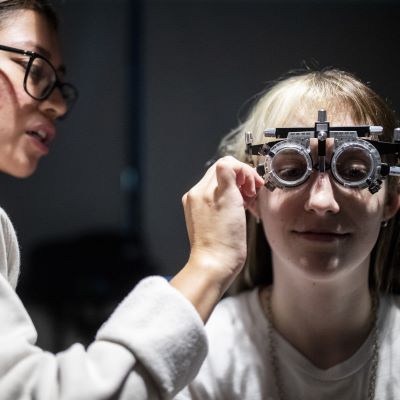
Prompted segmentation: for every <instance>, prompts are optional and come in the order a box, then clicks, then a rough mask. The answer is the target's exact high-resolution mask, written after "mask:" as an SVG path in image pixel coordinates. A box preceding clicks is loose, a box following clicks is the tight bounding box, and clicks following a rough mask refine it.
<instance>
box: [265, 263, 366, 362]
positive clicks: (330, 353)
mask: <svg viewBox="0 0 400 400" xmlns="http://www.w3.org/2000/svg"><path fill="white" fill-rule="evenodd" d="M360 271H364V272H363V273H361V274H360ZM350 275H351V274H350ZM270 290H271V293H270V296H269V299H270V301H271V311H272V315H273V320H274V327H275V329H276V330H277V331H278V332H279V333H280V334H281V335H282V336H283V337H285V338H286V340H288V341H289V342H290V343H291V344H292V345H293V346H294V347H295V348H296V349H297V350H299V351H300V352H301V353H303V355H305V356H306V357H307V358H308V359H309V360H310V361H311V362H312V363H313V364H314V365H316V366H317V367H319V368H322V369H326V368H329V367H332V366H333V365H336V364H338V363H340V362H343V361H344V360H346V359H348V358H349V357H350V356H351V355H352V354H354V353H355V351H357V349H358V348H359V347H360V346H361V345H362V343H363V342H364V341H365V339H366V338H367V337H368V334H369V332H370V329H371V326H372V318H373V315H372V301H371V295H370V292H369V289H368V266H367V265H366V266H361V267H360V269H358V274H357V279H355V277H352V276H349V274H347V275H346V276H345V277H344V278H343V279H340V277H337V279H336V278H334V279H331V280H326V281H322V280H320V281H318V282H317V281H312V280H310V279H308V278H307V279H306V278H304V277H301V276H296V277H293V276H290V277H289V279H286V277H285V274H281V273H279V272H278V269H275V270H274V284H273V287H272V288H271V289H270ZM260 293H261V299H262V304H263V307H264V309H265V307H266V305H265V297H266V293H265V290H262V291H261V292H260Z"/></svg>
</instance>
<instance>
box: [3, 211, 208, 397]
mask: <svg viewBox="0 0 400 400" xmlns="http://www.w3.org/2000/svg"><path fill="white" fill-rule="evenodd" d="M19 263H20V258H19V249H18V242H17V238H16V235H15V231H14V229H13V226H12V224H11V222H10V220H9V218H8V217H7V215H6V213H5V212H4V211H3V210H2V209H0V321H1V323H0V399H1V400H28V399H32V400H33V399H35V400H58V399H60V400H61V399H63V400H72V399H73V400H78V399H82V400H100V399H102V400H103V399H104V400H105V399H113V400H116V399H118V400H122V399H129V400H135V399H158V398H163V399H164V398H165V399H167V398H171V397H173V395H174V394H175V393H176V392H177V391H179V390H180V389H181V388H182V387H183V386H184V385H185V384H187V383H188V382H189V381H190V380H191V379H192V378H193V377H194V376H195V375H196V373H197V371H198V369H199V368H200V365H201V363H202V361H203V359H204V357H205V355H206V353H207V341H206V337H205V333H204V327H203V323H202V321H201V319H200V317H199V315H198V314H197V312H196V310H195V309H194V307H193V306H192V305H191V304H190V303H189V302H188V301H187V300H186V299H185V298H184V297H183V296H182V295H181V294H180V293H179V292H178V291H176V290H175V289H173V288H172V287H171V286H170V285H169V284H168V283H167V281H165V279H163V278H161V277H151V278H147V279H145V280H143V281H142V282H140V283H139V285H137V286H136V288H135V289H134V290H132V292H131V293H130V294H129V295H128V296H127V297H126V298H125V299H124V300H123V301H122V303H121V304H120V305H119V306H118V307H117V309H116V310H115V312H114V313H113V314H112V316H111V317H110V318H109V320H108V321H107V322H106V323H105V324H104V325H103V326H102V327H101V328H100V330H99V331H98V333H97V335H96V339H95V341H94V342H93V343H92V344H91V345H90V346H89V347H88V348H87V349H85V348H84V347H83V346H82V345H80V344H75V345H73V346H71V347H70V348H69V349H67V350H65V351H63V352H60V353H58V354H51V353H49V352H46V351H43V350H42V349H40V348H38V347H37V346H35V341H36V336H37V335H36V330H35V328H34V326H33V324H32V321H31V319H30V318H29V315H28V313H27V311H26V310H25V308H24V306H23V304H22V302H21V300H20V299H19V298H18V296H17V294H16V293H15V287H16V284H17V279H18V273H19Z"/></svg>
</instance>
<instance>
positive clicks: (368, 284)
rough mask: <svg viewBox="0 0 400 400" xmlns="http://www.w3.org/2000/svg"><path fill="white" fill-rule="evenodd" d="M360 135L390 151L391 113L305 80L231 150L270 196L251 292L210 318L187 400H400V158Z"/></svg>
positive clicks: (261, 217)
mask: <svg viewBox="0 0 400 400" xmlns="http://www.w3.org/2000/svg"><path fill="white" fill-rule="evenodd" d="M322 109H323V110H325V111H323V110H322ZM319 110H321V111H320V112H318V111H319ZM327 122H329V123H330V125H329V126H330V128H329V127H328V125H327ZM356 125H373V126H377V125H380V126H382V127H383V134H381V135H380V137H379V140H380V141H387V142H392V138H393V129H394V128H395V119H394V116H393V113H392V112H391V110H390V109H389V107H388V106H387V105H386V104H385V102H384V101H383V100H382V99H381V98H380V97H379V96H378V95H377V94H376V93H375V92H373V91H372V90H371V89H370V88H369V87H368V86H366V85H365V84H363V83H362V82H360V81H359V80H358V79H357V78H356V77H354V76H353V75H351V74H349V73H347V72H344V71H339V70H336V69H326V70H322V71H318V72H312V71H303V72H298V73H294V74H292V75H290V76H288V77H286V78H284V79H281V80H280V81H278V82H276V83H275V84H274V85H272V86H271V87H270V88H269V90H267V91H266V92H265V93H264V94H263V95H262V96H261V97H260V98H259V100H258V101H257V103H256V104H255V106H254V108H253V109H252V110H251V112H250V114H249V116H248V118H247V119H246V120H245V121H244V122H243V123H242V124H241V125H240V126H239V127H238V128H237V129H235V130H234V131H233V132H232V133H230V134H229V135H228V136H227V137H226V138H225V139H224V140H223V141H222V143H221V146H220V151H221V153H222V154H232V155H234V156H235V157H237V158H238V159H240V160H242V161H245V162H249V163H251V164H254V165H259V167H258V170H259V171H260V173H261V174H262V175H263V176H264V178H265V183H266V184H265V187H263V188H262V189H261V190H260V191H259V193H258V196H257V200H256V201H255V202H254V203H253V204H252V205H251V207H250V211H249V215H248V257H247V261H246V265H245V268H244V270H243V271H242V273H241V275H240V277H239V279H238V280H237V282H236V285H235V287H236V292H237V293H238V292H240V293H239V294H237V295H236V296H234V297H228V298H227V299H225V300H223V301H222V302H221V303H220V304H219V305H218V306H217V308H216V310H215V311H214V313H213V314H212V316H211V318H210V320H209V322H208V324H207V327H206V328H207V332H208V337H209V341H210V342H209V346H210V347H209V355H208V357H207V358H206V361H205V363H204V364H203V366H202V368H201V370H200V373H199V374H198V376H197V377H196V379H195V380H194V382H193V383H191V384H190V385H189V387H188V388H187V389H186V390H185V391H183V392H182V393H181V394H180V395H178V396H177V398H192V399H201V400H205V399H213V400H216V399H230V400H234V399H237V400H239V399H252V400H256V399H260V400H261V399H263V400H266V399H279V400H299V399H307V400H313V399H324V400H327V399H335V400H337V399H341V400H344V399H352V400H355V399H363V400H365V399H370V400H372V399H379V400H384V399H398V398H400V374H399V371H398V369H399V365H400V339H399V338H400V310H399V307H400V300H399V298H398V296H396V293H398V290H399V288H400V287H399V280H398V278H399V273H398V262H399V259H398V242H399V232H400V231H399V216H398V215H397V214H396V213H397V210H398V208H399V190H398V179H397V178H395V177H393V176H389V177H388V178H387V177H386V179H384V177H383V176H381V175H387V173H388V172H389V170H388V169H387V168H389V167H388V166H392V169H391V170H390V171H391V173H392V174H395V173H398V170H397V172H396V168H393V166H395V164H396V163H397V162H398V153H397V152H398V151H399V149H400V148H399V147H398V146H397V145H390V146H388V147H386V146H387V144H377V139H378V137H377V135H376V133H378V132H379V128H374V127H372V128H370V129H368V128H367V133H360V134H354V132H358V131H357V129H356V128H354V127H353V126H356ZM281 127H286V128H291V129H287V130H278V129H277V130H273V129H267V128H281ZM333 127H341V128H338V129H336V132H334V128H333ZM296 128H299V129H296ZM328 128H329V129H331V131H330V132H329V129H328ZM362 129H364V128H360V129H359V131H360V132H361V130H362ZM264 131H266V132H267V133H266V134H267V136H268V137H267V138H265V137H264V135H263V132H264ZM340 131H346V133H341V132H340ZM246 132H251V133H252V136H253V140H252V141H251V140H250V135H249V133H247V144H246V142H245V135H246V134H245V133H246ZM282 132H286V133H285V134H282ZM288 132H294V133H292V134H289V133H288ZM307 132H308V133H307ZM310 132H311V136H310ZM327 132H329V134H328V135H327ZM352 132H353V133H352ZM281 134H282V136H280V135H281ZM285 135H286V136H285ZM307 135H308V136H307ZM360 137H364V139H361V138H360ZM366 137H367V139H369V140H370V141H369V142H368V141H367V140H365V139H366ZM268 141H270V142H271V141H272V142H274V143H271V144H270V145H269V146H256V145H257V144H261V143H264V142H268ZM373 143H375V145H374V144H373ZM253 146H254V147H253ZM389 148H390V149H389ZM379 152H380V153H381V154H379ZM249 154H250V155H249ZM254 154H255V155H254ZM372 166H373V168H372ZM385 168H386V170H385ZM396 215H397V216H396Z"/></svg>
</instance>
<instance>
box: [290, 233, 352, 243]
mask: <svg viewBox="0 0 400 400" xmlns="http://www.w3.org/2000/svg"><path fill="white" fill-rule="evenodd" d="M293 233H294V234H295V235H296V236H298V237H300V238H302V239H305V240H310V241H318V242H332V241H336V240H344V239H347V238H348V237H349V236H350V233H337V232H320V231H293Z"/></svg>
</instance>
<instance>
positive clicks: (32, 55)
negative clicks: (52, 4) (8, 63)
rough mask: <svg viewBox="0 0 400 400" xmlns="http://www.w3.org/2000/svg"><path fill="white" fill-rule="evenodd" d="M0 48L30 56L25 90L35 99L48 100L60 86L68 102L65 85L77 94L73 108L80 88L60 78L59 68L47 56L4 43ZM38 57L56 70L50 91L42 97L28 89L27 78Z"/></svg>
mask: <svg viewBox="0 0 400 400" xmlns="http://www.w3.org/2000/svg"><path fill="white" fill-rule="evenodd" d="M0 50H3V51H8V52H10V53H16V54H21V55H24V56H28V57H29V61H28V64H27V66H26V67H25V76H24V85H23V86H24V90H25V92H26V93H27V94H28V95H29V96H30V97H32V98H33V99H35V100H38V101H44V100H47V99H48V98H49V97H50V96H51V94H52V93H53V91H54V89H56V88H59V89H60V92H61V95H62V97H63V99H64V100H65V101H66V102H67V99H66V98H65V97H64V95H63V91H62V88H63V87H69V88H70V89H72V90H73V92H74V94H75V98H74V99H73V100H74V101H73V102H72V104H70V105H69V109H70V108H72V105H73V104H74V103H75V101H76V99H77V98H78V90H77V89H76V87H75V86H74V85H72V84H71V83H68V82H62V81H61V80H60V79H59V77H58V74H57V70H56V69H55V67H54V65H53V64H52V63H51V62H50V61H49V60H48V59H47V58H46V57H44V56H42V55H41V54H40V53H37V52H35V51H30V50H23V49H18V48H16V47H11V46H5V45H2V44H0ZM36 58H40V59H42V60H44V61H45V62H46V63H47V64H49V66H50V68H51V69H52V70H53V71H54V76H55V77H56V79H55V81H54V83H53V84H52V87H51V89H50V90H48V92H47V93H46V94H45V95H43V96H41V97H37V96H34V95H33V94H31V93H29V91H28V89H27V80H28V76H29V72H30V70H31V67H32V64H33V61H34V60H35V59H36Z"/></svg>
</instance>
